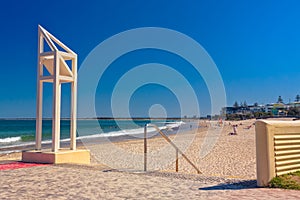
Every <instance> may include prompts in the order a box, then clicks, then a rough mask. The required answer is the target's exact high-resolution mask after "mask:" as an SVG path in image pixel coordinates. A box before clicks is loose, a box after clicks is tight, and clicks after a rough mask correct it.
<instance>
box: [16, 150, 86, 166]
mask: <svg viewBox="0 0 300 200" xmlns="http://www.w3.org/2000/svg"><path fill="white" fill-rule="evenodd" d="M22 161H23V162H34V163H49V164H61V163H74V164H90V151H89V150H75V151H74V150H64V149H60V150H59V151H57V152H52V151H50V150H44V151H35V150H33V151H24V152H22Z"/></svg>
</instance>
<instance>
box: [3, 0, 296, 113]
mask: <svg viewBox="0 0 300 200" xmlns="http://www.w3.org/2000/svg"><path fill="white" fill-rule="evenodd" d="M57 2H59V4H60V7H59V8H58V7H56V4H55V1H53V2H52V3H51V4H43V2H34V3H28V2H23V1H9V2H3V3H2V6H1V8H0V16H1V18H2V19H3V20H2V21H1V22H0V24H1V32H0V43H1V48H0V60H1V64H0V67H1V73H0V85H1V87H0V94H1V95H0V118H35V112H36V111H35V109H36V99H35V98H36V69H37V27H38V24H41V25H42V26H44V28H46V29H47V30H48V31H49V32H50V33H52V34H53V35H54V36H56V37H57V38H58V39H60V40H61V41H62V42H64V43H65V44H66V45H67V46H68V47H70V48H71V49H72V50H74V51H75V52H76V53H77V54H78V57H79V60H78V67H79V69H80V67H81V65H82V63H83V61H84V60H85V59H86V57H87V56H88V54H89V53H90V52H91V51H92V50H93V49H94V48H95V47H96V46H97V45H98V44H99V43H101V42H103V41H105V40H106V39H107V38H110V37H111V36H113V35H116V34H118V33H120V32H123V31H126V30H130V29H133V28H140V27H162V28H167V29H171V30H175V31H178V32H180V33H183V34H185V35H187V36H189V37H190V38H192V39H194V40H195V41H196V42H198V43H199V44H200V45H202V47H203V48H204V49H205V50H206V52H207V53H208V54H209V56H210V57H211V58H212V60H213V61H214V62H215V64H216V66H217V68H218V70H219V72H220V75H221V77H222V79H223V82H224V86H225V91H226V100H227V104H226V105H225V106H232V105H233V104H234V102H235V101H237V102H238V103H240V102H244V101H246V102H247V103H248V104H253V103H255V102H257V103H258V104H267V103H274V102H276V101H277V98H278V96H281V97H282V98H283V101H284V102H285V103H288V102H293V101H294V100H295V97H296V95H298V94H300V88H299V86H298V84H299V82H300V56H299V55H300V37H299V35H300V21H299V19H300V13H299V9H300V2H298V1H296V0H294V1H288V2H279V1H263V2H261V1H251V2H247V1H233V0H232V1H217V0H214V1H209V2H207V1H189V2H183V1H179V0H175V1H172V3H168V2H167V1H165V2H164V1H163V2H161V1H156V0H155V1H151V2H142V1H131V2H130V3H126V2H123V1H116V0H114V1H107V2H98V1H85V2H84V3H82V1H72V4H70V2H69V1H57ZM39 10H42V11H43V12H39ZM53 10H55V14H53ZM65 16H68V20H67V21H66V18H65ZM145 63H162V64H164V65H168V66H171V67H173V68H174V69H176V70H177V71H179V72H180V73H181V74H182V75H183V76H184V77H185V78H186V79H187V80H188V81H189V83H190V85H191V86H192V89H193V90H194V91H195V93H196V96H197V98H198V101H199V109H200V116H206V115H207V114H211V113H210V108H211V99H210V98H211V97H210V94H209V91H208V88H207V85H206V83H205V81H204V80H203V78H204V77H202V75H201V74H200V75H199V74H197V73H195V70H193V69H192V67H191V65H190V63H188V62H187V61H186V60H184V59H182V58H180V57H178V56H176V55H174V54H172V53H169V52H164V51H159V50H151V49H148V50H141V51H134V52H130V53H128V54H126V55H124V56H121V57H120V58H119V59H117V60H116V61H115V62H114V63H112V64H111V66H110V67H109V68H108V70H107V72H106V76H105V77H104V78H103V79H101V81H102V82H103V83H105V86H104V87H100V86H99V85H100V84H99V85H98V90H97V93H96V94H95V99H96V102H97V104H96V113H97V116H98V117H109V116H110V115H111V114H112V113H111V112H112V111H111V105H110V103H111V101H110V99H111V95H112V90H113V86H114V84H116V83H117V81H118V80H119V79H120V78H121V77H122V75H123V74H124V73H126V72H127V71H129V70H130V69H131V68H133V67H134V66H137V65H141V64H145ZM123 66H124V67H123ZM122 67H123V68H122ZM101 81H100V82H99V83H101ZM174 86H176V82H175V83H174ZM178 87H179V88H180V86H178ZM68 90H69V87H68V86H63V88H62V91H63V95H62V117H68V116H69V107H70V106H69V98H70V97H69V91H68ZM182 90H184V89H182ZM51 92H52V86H51V85H50V84H45V93H44V114H43V117H45V118H48V117H51V111H52V110H51V108H52V106H51V104H52V94H51ZM85 103H86V104H88V102H85ZM155 105H161V106H162V107H163V108H161V107H159V106H155ZM179 105H180V102H179V100H178V99H176V94H174V93H173V92H172V91H171V90H170V89H169V88H166V87H163V86H160V85H158V84H148V85H143V86H141V87H139V88H138V89H137V90H136V91H135V92H134V93H133V95H132V96H131V99H130V102H129V110H130V114H131V115H132V116H133V117H142V116H143V117H145V116H149V114H153V116H154V117H155V116H164V114H166V116H168V117H169V116H170V117H172V116H178V115H179V116H183V115H187V116H189V117H192V116H193V115H195V114H196V113H195V112H194V111H193V107H192V105H191V108H189V109H188V110H187V113H180V109H179ZM150 111H151V112H152V113H149V112H150ZM78 117H79V118H84V117H91V116H80V113H79V116H78Z"/></svg>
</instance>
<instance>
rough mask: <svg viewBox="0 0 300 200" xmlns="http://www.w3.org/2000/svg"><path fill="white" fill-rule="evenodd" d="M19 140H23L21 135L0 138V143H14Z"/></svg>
mask: <svg viewBox="0 0 300 200" xmlns="http://www.w3.org/2000/svg"><path fill="white" fill-rule="evenodd" d="M18 141H21V137H8V138H3V139H0V144H5V143H14V142H18Z"/></svg>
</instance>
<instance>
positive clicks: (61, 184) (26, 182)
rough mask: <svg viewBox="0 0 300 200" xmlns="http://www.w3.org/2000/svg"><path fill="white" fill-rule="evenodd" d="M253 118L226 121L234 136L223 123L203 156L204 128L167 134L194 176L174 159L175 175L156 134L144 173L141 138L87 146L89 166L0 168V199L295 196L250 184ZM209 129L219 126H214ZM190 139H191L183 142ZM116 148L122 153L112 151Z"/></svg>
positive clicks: (252, 178)
mask: <svg viewBox="0 0 300 200" xmlns="http://www.w3.org/2000/svg"><path fill="white" fill-rule="evenodd" d="M254 121H255V120H247V121H240V122H231V123H232V124H239V126H238V127H237V133H238V134H237V135H229V133H231V132H232V131H233V129H232V126H230V125H228V123H229V122H225V126H224V127H223V129H222V131H221V133H220V136H219V137H218V140H217V142H216V145H215V146H214V147H213V149H212V150H211V151H210V152H209V153H208V154H207V155H206V156H205V157H203V158H201V157H200V156H199V155H200V153H199V152H200V149H201V145H202V144H203V141H204V140H205V136H206V134H207V128H201V129H199V130H198V131H197V133H193V132H186V133H185V134H177V135H176V136H175V135H173V136H170V138H172V139H173V140H174V139H175V141H174V143H176V144H177V145H178V146H179V147H185V146H187V150H186V151H185V153H186V155H187V157H188V158H189V159H190V160H191V161H192V162H194V163H195V165H196V166H197V167H198V168H199V170H200V171H201V172H202V174H196V171H195V169H193V168H192V167H191V166H190V165H189V164H188V163H187V162H186V161H185V160H183V158H180V159H179V173H175V160H174V159H175V151H174V149H173V148H169V146H170V145H167V143H166V141H165V140H163V139H162V138H161V137H154V138H151V139H148V151H149V154H148V170H149V172H148V173H144V172H143V148H144V147H143V140H142V139H137V140H129V141H123V142H114V143H111V144H109V143H104V144H100V145H89V146H87V148H88V149H90V150H91V152H92V164H91V165H89V166H83V165H70V164H63V165H47V166H42V167H32V168H23V169H15V170H6V171H0V177H1V179H0V198H1V199H16V198H18V199H20V198H22V199H45V198H47V199H196V198H197V199H229V198H230V199H232V198H233V199H234V198H236V199H253V198H256V199H257V198H259V199H266V198H269V199H282V198H284V197H285V196H286V195H288V196H289V199H299V197H300V191H293V190H280V189H266V188H256V181H255V179H256V163H255V162H256V161H255V127H254V126H253V125H252V124H253V123H254ZM241 123H242V125H240V124H241ZM250 125H252V126H251V127H250V128H249V126H250ZM212 129H217V130H219V128H218V127H217V126H216V125H213V127H212ZM175 137H176V138H177V139H176V138H175ZM191 138H194V140H193V141H192V143H191V144H189V142H190V139H191ZM206 138H207V137H206ZM187 144H188V145H187ZM112 147H113V148H112ZM116 147H117V148H116ZM81 148H83V147H81ZM120 150H121V151H123V152H125V153H124V154H123V155H118V153H119V151H120ZM16 159H17V160H18V159H20V153H15V154H10V155H7V156H1V157H0V162H7V160H16ZM164 160H171V162H170V163H169V162H164Z"/></svg>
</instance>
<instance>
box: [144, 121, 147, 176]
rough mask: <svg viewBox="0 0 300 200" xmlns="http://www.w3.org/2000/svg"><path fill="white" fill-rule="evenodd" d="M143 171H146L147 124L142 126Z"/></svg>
mask: <svg viewBox="0 0 300 200" xmlns="http://www.w3.org/2000/svg"><path fill="white" fill-rule="evenodd" d="M144 171H145V172H146V171H147V124H145V126H144Z"/></svg>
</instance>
